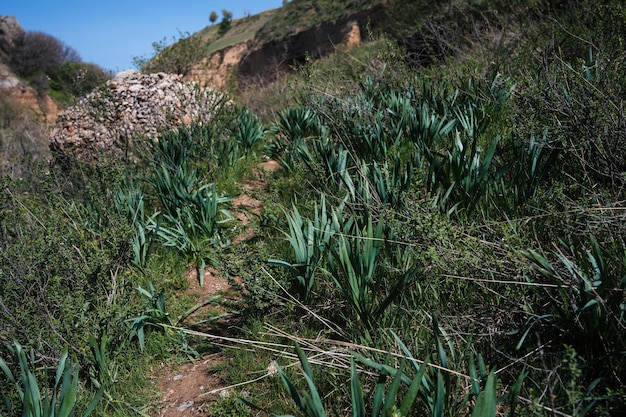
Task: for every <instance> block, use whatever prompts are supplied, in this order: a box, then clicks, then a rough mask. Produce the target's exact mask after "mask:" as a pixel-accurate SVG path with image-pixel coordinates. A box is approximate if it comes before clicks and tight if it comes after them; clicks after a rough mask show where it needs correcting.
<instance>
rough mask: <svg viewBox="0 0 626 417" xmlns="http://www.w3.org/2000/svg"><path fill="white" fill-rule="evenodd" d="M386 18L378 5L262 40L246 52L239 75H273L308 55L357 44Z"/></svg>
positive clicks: (316, 56) (324, 53)
mask: <svg viewBox="0 0 626 417" xmlns="http://www.w3.org/2000/svg"><path fill="white" fill-rule="evenodd" d="M385 19H386V14H385V10H384V7H383V6H382V5H378V6H375V7H373V8H370V9H366V10H362V11H360V12H357V13H353V14H351V15H347V16H343V17H341V18H339V19H337V20H334V21H331V22H324V23H322V24H320V25H317V26H315V27H313V28H311V29H307V30H304V31H301V32H298V33H295V34H293V35H291V36H288V37H287V38H283V39H277V40H274V41H271V42H268V43H261V44H260V45H259V46H257V47H256V48H255V49H253V50H251V51H250V52H249V53H248V54H246V55H245V56H244V58H243V59H242V61H241V63H240V65H239V69H238V77H240V78H246V77H254V76H259V75H261V76H270V77H271V74H272V72H274V71H276V70H277V69H280V70H283V71H284V70H287V71H288V70H289V69H290V68H291V67H292V66H293V64H294V63H302V62H304V61H305V59H306V57H307V56H309V57H311V58H313V59H316V58H320V57H322V56H324V55H327V54H329V53H331V52H333V51H334V50H335V48H336V47H337V46H340V45H346V46H348V47H350V46H354V45H358V44H359V43H360V42H361V40H362V39H363V38H365V37H366V36H367V35H368V29H369V30H376V28H377V27H378V26H379V25H380V24H381V23H382V22H384V21H385Z"/></svg>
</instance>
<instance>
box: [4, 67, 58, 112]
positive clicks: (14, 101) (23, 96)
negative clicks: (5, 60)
mask: <svg viewBox="0 0 626 417" xmlns="http://www.w3.org/2000/svg"><path fill="white" fill-rule="evenodd" d="M0 96H1V97H2V101H4V102H5V103H6V104H7V105H9V106H10V107H11V108H12V109H13V111H14V112H15V113H16V114H17V113H19V114H22V115H25V116H28V117H31V118H33V119H36V120H40V121H45V122H47V123H52V122H54V121H55V120H56V117H57V115H58V114H59V111H60V109H59V106H57V104H56V103H55V102H54V100H52V99H51V98H50V97H49V96H48V95H45V94H44V95H40V94H38V93H37V91H35V89H34V88H32V87H30V86H28V85H26V84H24V83H23V82H22V81H21V80H20V79H19V78H17V76H16V75H15V74H13V72H11V70H10V69H9V68H8V67H7V66H6V65H4V64H0Z"/></svg>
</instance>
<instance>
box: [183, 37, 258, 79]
mask: <svg viewBox="0 0 626 417" xmlns="http://www.w3.org/2000/svg"><path fill="white" fill-rule="evenodd" d="M248 49H249V44H248V42H244V43H240V44H237V45H234V46H230V47H228V48H226V49H223V50H221V51H219V52H216V53H215V54H213V55H212V56H210V57H208V58H205V59H203V60H202V61H200V62H199V63H198V64H196V65H194V66H193V67H192V68H191V71H189V72H188V73H187V74H186V75H185V77H184V80H185V81H187V82H191V81H194V82H196V83H198V84H199V85H201V86H202V87H211V88H215V89H217V90H225V89H226V88H227V85H228V81H229V79H230V77H231V75H232V74H233V72H234V70H235V68H236V67H237V65H238V64H239V62H241V59H242V58H243V56H244V55H245V54H246V53H247V52H248Z"/></svg>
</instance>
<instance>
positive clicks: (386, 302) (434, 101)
mask: <svg viewBox="0 0 626 417" xmlns="http://www.w3.org/2000/svg"><path fill="white" fill-rule="evenodd" d="M575 3H576V4H567V5H566V6H567V7H566V6H563V7H561V8H555V9H550V8H548V9H545V8H543V7H540V6H532V5H531V4H525V3H524V4H521V2H520V4H519V5H518V7H519V9H518V8H513V9H511V10H509V11H508V13H510V15H508V16H503V17H502V18H503V19H504V18H506V19H509V20H508V22H509V23H510V24H509V25H508V26H507V27H508V28H509V30H517V31H518V32H517V33H518V34H519V35H518V36H511V37H510V38H509V41H508V42H502V43H493V42H491V41H492V39H493V38H492V35H493V33H489V35H488V36H486V38H484V39H483V38H478V39H476V41H475V43H473V44H467V45H461V47H459V48H458V49H457V50H456V53H455V54H447V53H446V54H443V55H441V54H435V55H434V56H433V57H432V59H430V60H429V61H430V62H432V64H431V65H429V66H427V67H426V66H421V67H419V66H418V65H419V63H420V62H423V60H422V59H421V58H420V59H419V60H418V61H417V62H415V61H411V62H407V61H406V56H407V55H406V54H405V53H404V51H403V50H402V49H399V48H398V47H397V44H395V43H394V41H391V40H387V39H384V38H383V39H380V40H378V41H376V42H373V43H371V44H368V45H365V46H364V47H363V48H362V49H360V50H358V51H351V52H350V53H346V52H342V51H338V52H337V54H335V55H334V56H332V57H330V58H329V59H328V60H327V61H323V62H320V63H309V64H308V65H306V66H305V67H304V68H302V70H301V71H300V73H299V74H296V75H294V76H293V77H292V78H290V79H289V80H288V81H287V82H286V84H287V85H288V86H289V90H286V89H284V90H281V91H290V94H289V96H288V97H285V101H286V100H287V99H292V100H294V102H295V103H296V104H295V105H293V106H289V107H287V108H284V109H282V110H280V111H279V112H278V115H277V116H276V117H275V118H273V119H272V120H271V121H269V122H268V123H267V124H265V125H264V124H263V123H262V122H261V121H260V120H259V119H258V118H257V117H256V116H254V115H253V114H251V113H250V112H249V110H248V109H246V108H242V107H237V106H221V107H219V109H216V112H217V113H216V118H215V120H216V123H215V124H214V125H212V126H192V127H188V128H185V129H182V130H180V131H176V132H170V133H168V134H167V135H166V136H165V137H164V138H163V139H162V140H161V141H159V142H158V143H155V144H153V145H152V148H151V149H152V150H151V152H150V153H149V154H147V155H146V157H145V160H143V161H140V162H139V163H137V164H133V165H128V166H119V165H118V164H119V163H120V161H110V165H108V166H96V167H87V166H81V165H80V164H78V163H77V164H76V165H74V166H73V169H72V170H71V171H69V172H59V170H58V169H55V168H54V167H47V168H46V169H44V170H42V171H40V172H39V171H33V173H32V179H31V180H29V181H26V182H21V181H19V180H10V179H6V180H4V183H3V186H2V200H1V202H2V205H1V206H0V218H1V219H2V225H3V227H2V229H1V230H0V233H2V235H1V236H2V237H1V238H0V244H1V245H2V254H3V255H2V256H3V258H2V262H1V263H0V266H1V269H0V274H1V275H0V277H1V279H2V280H3V284H4V283H6V285H3V286H2V293H1V295H2V297H1V299H0V300H1V301H2V310H0V314H2V320H1V321H0V323H3V327H2V328H1V329H0V332H2V333H1V334H2V338H3V340H6V341H7V343H5V344H4V345H3V347H2V355H0V357H2V358H3V359H4V361H5V362H2V363H0V365H2V366H0V369H2V371H3V372H4V373H5V374H6V375H9V374H10V375H12V376H16V375H28V372H27V371H26V370H25V367H24V366H22V364H23V363H25V362H29V363H30V365H31V367H32V366H35V365H36V370H35V372H36V373H37V377H38V379H37V380H38V381H39V383H40V386H41V387H42V391H47V388H48V387H53V386H54V377H53V376H52V372H51V371H52V370H53V369H56V368H57V366H59V362H58V358H62V357H64V356H63V352H64V349H65V347H68V351H69V352H70V353H71V354H73V356H74V359H73V363H76V364H79V365H80V369H81V371H80V372H79V373H78V375H79V381H78V382H77V383H76V384H77V387H78V391H79V392H80V395H79V396H78V398H77V404H78V407H77V409H78V410H81V411H82V410H87V411H89V404H90V403H91V401H92V399H94V398H95V399H99V401H98V405H97V406H96V408H95V409H94V411H93V412H94V413H96V414H101V415H108V414H112V413H115V414H122V415H127V414H128V415H130V414H134V413H136V411H137V410H139V411H140V412H146V413H151V412H154V411H155V410H152V409H149V408H143V407H144V405H145V404H148V401H147V400H146V399H145V398H142V397H141V396H140V395H139V394H138V393H139V392H140V390H138V388H137V387H139V386H141V383H142V382H141V381H142V380H141V378H142V377H145V374H143V375H142V374H141V370H142V369H146V368H145V366H146V364H147V363H149V362H150V361H154V360H157V359H158V360H161V359H167V358H170V359H171V358H172V357H178V358H180V359H184V358H187V357H189V356H191V357H193V356H195V355H196V354H205V353H210V352H215V351H216V350H220V351H222V352H224V353H225V354H227V355H228V356H229V358H230V359H231V360H230V361H229V362H228V363H227V364H226V365H223V368H222V370H223V371H224V372H226V374H227V377H228V379H229V382H232V383H233V384H239V383H245V384H246V385H245V391H246V393H245V395H244V392H243V391H236V392H235V394H238V395H239V396H240V397H241V400H242V401H245V402H246V404H248V406H250V407H258V408H261V409H262V410H263V411H265V412H268V413H277V414H281V413H291V414H299V415H306V416H325V415H349V414H352V415H356V416H363V415H366V414H367V415H374V416H383V415H407V416H410V415H437V416H439V415H475V416H495V415H515V414H518V415H551V416H553V415H567V416H574V415H575V416H582V415H618V414H621V413H623V412H624V404H625V403H626V392H625V391H624V386H625V384H624V379H625V378H626V358H625V357H624V352H625V351H626V346H625V345H624V344H625V341H626V334H625V333H626V324H625V317H624V315H625V314H626V298H625V296H624V294H625V293H626V243H625V242H624V236H626V230H624V224H625V223H624V215H625V212H624V206H623V201H624V195H623V193H624V189H625V188H624V185H625V184H624V183H625V182H626V176H625V175H624V173H625V172H626V152H624V149H623V146H624V143H625V141H624V140H623V136H624V131H625V129H624V126H623V123H624V120H626V118H624V109H623V103H622V99H621V97H622V96H623V94H622V89H623V85H625V83H624V81H625V80H626V74H624V69H623V68H624V66H623V64H624V56H623V53H622V52H621V48H619V47H618V46H619V45H620V44H621V42H623V39H622V37H623V34H624V33H626V31H624V30H623V29H624V28H623V27H622V26H623V24H624V22H626V20H625V19H624V17H625V16H624V8H623V6H622V5H621V2H618V1H605V2H602V3H601V4H599V5H598V4H595V3H594V7H589V6H590V4H587V3H586V1H585V0H581V1H579V2H575ZM478 5H480V6H481V7H487V6H488V4H487V6H485V4H484V3H480V4H478ZM475 6H476V7H477V4H474V3H469V6H468V7H475ZM531 6H532V7H531ZM490 10H492V11H493V10H497V9H490ZM494 13H495V12H494ZM498 13H503V11H501V10H500V11H498ZM542 13H549V14H548V16H547V18H545V19H543V18H541V15H542ZM487 15H489V14H487ZM453 16H454V15H453ZM516 24H519V26H515V25H516ZM450 25H452V23H450ZM522 29H524V30H522ZM494 33H495V32H494ZM416 68H417V69H416ZM265 158H272V159H274V160H276V161H279V162H280V164H281V166H282V170H280V171H278V172H275V173H272V174H270V173H267V174H263V175H264V176H265V180H266V181H267V188H265V189H260V190H257V191H255V192H254V193H255V197H256V198H259V199H260V200H262V201H263V202H264V213H263V214H262V215H261V216H259V217H258V219H257V221H256V222H255V223H254V227H255V230H256V235H255V237H254V238H253V239H250V240H248V241H244V242H242V243H239V244H237V245H232V244H230V241H233V240H234V238H235V237H236V236H237V234H238V233H239V231H240V230H241V227H242V226H241V225H240V224H238V223H237V222H236V221H235V220H233V218H232V216H230V213H231V211H232V210H228V208H229V197H232V196H235V195H236V194H239V193H241V192H242V188H243V187H242V185H241V182H242V180H243V179H244V178H246V177H248V176H252V175H260V174H258V170H257V168H256V166H257V165H258V164H259V163H260V162H261V161H263V160H264V159H265ZM255 173H256V174H255ZM248 192H250V191H248ZM48 234H49V235H50V236H51V237H50V238H49V239H47V238H46V236H47V235H48ZM208 264H211V265H212V266H213V267H215V268H216V269H217V270H219V271H220V272H221V273H222V274H224V276H227V277H235V276H239V277H241V278H242V279H243V282H244V287H245V290H246V291H244V292H242V294H241V298H240V299H239V300H238V301H229V300H224V302H223V303H222V305H223V307H224V308H226V309H227V311H229V312H230V313H231V314H232V317H231V320H233V321H231V322H229V324H231V326H224V327H221V326H220V325H219V323H220V322H219V320H215V319H214V320H211V317H205V318H204V319H203V320H199V321H194V319H193V318H192V317H193V316H192V315H191V314H189V312H190V311H199V310H197V309H198V308H203V306H200V307H197V306H194V305H190V304H189V303H188V302H185V301H184V300H182V301H181V300H178V302H173V301H174V300H177V298H176V293H177V291H179V290H180V289H182V288H184V287H185V286H186V285H188V283H187V282H186V281H185V279H183V277H184V272H185V270H186V269H187V268H188V267H190V266H191V267H193V268H197V269H200V270H201V269H202V268H203V267H205V266H206V265H208ZM198 276H199V277H201V276H202V274H201V273H200V274H199V275H198ZM233 283H234V280H233ZM134 288H138V289H139V290H138V291H135V290H134ZM24 291H27V293H28V294H29V295H30V296H29V297H23V296H21V294H22V293H23V292H24ZM68 293H71V294H72V295H73V296H72V297H67V294H68ZM211 302H213V303H216V302H219V301H218V300H211ZM209 315H210V314H209ZM40 317H44V320H41V319H40ZM18 318H20V320H18ZM90 335H92V336H93V339H92V338H91V337H90ZM13 339H15V340H17V341H18V342H19V343H20V345H21V346H24V347H25V348H26V350H27V351H29V350H30V349H32V350H33V355H32V357H31V358H30V359H29V358H26V357H24V356H23V355H22V356H20V355H19V349H18V348H17V347H15V348H13V349H11V348H10V346H11V345H12V343H11V341H12V340H13ZM213 341H217V343H213ZM224 345H226V347H224ZM15 346H17V345H15ZM20 358H24V359H22V360H21V362H20ZM4 363H6V365H4ZM61 363H62V362H61ZM250 364H252V366H253V369H250V366H251V365H250ZM137 365H139V366H137ZM294 365H299V366H294ZM63 369H64V368H63ZM63 369H61V370H63ZM46 371H48V372H46ZM68 375H70V374H68ZM252 379H254V380H255V382H254V383H252V382H251V380H252ZM7 380H8V381H10V383H8V384H5V385H2V388H0V390H1V391H0V392H1V393H2V394H4V395H5V396H6V397H7V398H8V399H9V400H11V401H10V402H5V404H4V408H3V409H2V413H3V414H11V415H15V414H17V413H19V411H20V407H21V406H22V404H28V401H30V399H28V398H26V397H25V396H22V397H20V395H19V390H20V387H24V383H23V382H20V381H19V377H14V378H13V381H14V382H13V381H11V378H10V377H8V378H7ZM70 380H72V378H70V376H68V381H70ZM48 382H50V383H48ZM70 385H71V384H69V383H68V386H70ZM43 387H45V388H43ZM103 387H104V388H103ZM141 394H145V395H149V394H150V393H146V392H145V391H141ZM25 398H26V400H25ZM67 398H69V396H68V397H67ZM27 400H28V401H27ZM219 404H221V405H220V406H216V407H212V410H214V411H215V413H216V414H217V412H218V411H219V412H222V413H226V414H229V415H245V413H246V412H248V411H249V409H246V408H244V407H241V405H239V406H235V405H234V403H233V402H232V400H223V402H221V403H219ZM26 415H28V414H27V413H26Z"/></svg>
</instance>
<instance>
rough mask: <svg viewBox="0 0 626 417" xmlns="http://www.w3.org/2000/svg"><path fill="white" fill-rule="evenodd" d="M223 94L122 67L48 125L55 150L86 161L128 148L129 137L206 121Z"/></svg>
mask: <svg viewBox="0 0 626 417" xmlns="http://www.w3.org/2000/svg"><path fill="white" fill-rule="evenodd" d="M221 104H223V95H222V94H220V93H218V92H216V91H214V90H212V89H208V88H200V87H199V86H197V85H196V84H193V83H191V84H188V83H185V82H183V80H182V78H181V77H180V76H179V75H174V74H165V73H158V74H141V73H138V72H135V71H124V72H121V73H119V74H118V75H117V76H116V77H115V78H114V79H112V80H111V81H109V82H107V84H106V86H104V87H102V88H99V89H96V90H95V91H94V92H92V93H90V94H89V95H88V96H87V97H85V98H83V99H81V100H80V101H79V102H78V103H77V104H76V105H75V106H72V107H69V108H68V109H67V110H65V111H64V112H63V113H61V114H60V115H59V117H58V118H57V121H56V123H55V124H54V125H53V126H52V128H51V131H50V148H51V150H52V151H53V152H56V153H57V155H58V154H60V155H61V156H62V155H70V154H72V155H74V156H76V157H78V158H79V159H82V160H85V161H93V160H95V159H98V156H99V155H100V154H101V153H102V152H106V153H115V152H117V153H124V152H129V151H131V150H132V149H133V148H134V147H133V146H130V145H131V144H132V142H133V140H137V139H138V138H141V139H144V138H152V139H158V137H159V133H160V132H164V131H166V130H171V129H175V128H177V127H179V126H180V125H183V124H186V125H189V124H191V123H206V122H208V121H209V120H211V117H212V114H213V113H214V111H215V109H216V108H217V107H216V106H219V105H221Z"/></svg>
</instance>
